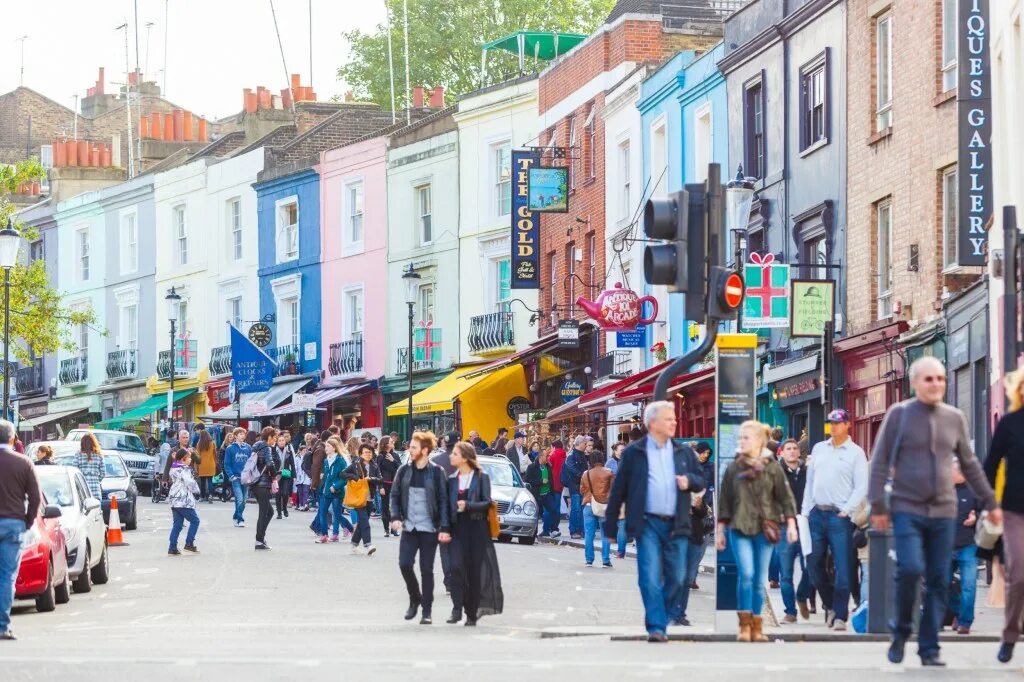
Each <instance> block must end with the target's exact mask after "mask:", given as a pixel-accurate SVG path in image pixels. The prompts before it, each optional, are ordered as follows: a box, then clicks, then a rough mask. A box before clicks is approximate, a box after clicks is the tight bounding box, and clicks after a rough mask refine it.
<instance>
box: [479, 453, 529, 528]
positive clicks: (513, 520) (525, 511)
mask: <svg viewBox="0 0 1024 682" xmlns="http://www.w3.org/2000/svg"><path fill="white" fill-rule="evenodd" d="M476 459H477V462H479V463H480V466H481V467H482V468H483V470H484V472H486V473H487V475H488V476H489V477H490V479H491V499H492V500H494V502H495V503H496V504H497V506H498V523H499V526H500V528H501V531H500V535H498V540H499V541H500V542H509V541H510V540H511V539H512V538H519V544H521V545H532V544H533V543H534V542H536V540H537V500H536V499H534V497H533V494H532V493H531V492H530V491H529V490H527V488H526V484H525V483H523V477H522V476H520V474H519V470H518V469H516V468H515V466H513V464H512V462H510V461H509V460H508V458H506V457H505V456H504V455H478V456H477V458H476Z"/></svg>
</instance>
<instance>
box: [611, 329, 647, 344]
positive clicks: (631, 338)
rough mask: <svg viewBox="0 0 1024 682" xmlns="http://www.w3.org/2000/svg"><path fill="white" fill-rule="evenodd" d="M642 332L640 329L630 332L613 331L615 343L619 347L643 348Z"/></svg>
mask: <svg viewBox="0 0 1024 682" xmlns="http://www.w3.org/2000/svg"><path fill="white" fill-rule="evenodd" d="M644 336H645V335H644V332H643V331H642V330H640V329H637V330H636V331H631V332H615V345H616V346H617V347H619V348H643V347H644V345H645V344H644Z"/></svg>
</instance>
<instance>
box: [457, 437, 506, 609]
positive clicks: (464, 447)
mask: <svg viewBox="0 0 1024 682" xmlns="http://www.w3.org/2000/svg"><path fill="white" fill-rule="evenodd" d="M451 462H452V464H453V465H454V466H455V469H456V471H455V473H454V474H452V475H451V477H450V478H449V479H448V501H449V505H450V512H451V519H452V544H451V558H452V603H453V604H454V609H453V610H452V616H451V618H449V619H448V622H449V623H458V622H459V621H460V620H462V611H463V609H465V612H466V625H468V626H474V625H476V621H477V619H478V618H479V617H480V616H487V615H494V614H499V613H501V611H502V608H503V606H504V594H503V593H502V590H501V573H500V571H499V570H498V557H497V554H496V553H495V551H494V543H493V541H492V540H491V531H490V526H489V525H488V521H487V514H488V511H489V509H490V506H491V479H490V477H489V476H488V475H487V474H486V473H484V471H483V469H481V467H480V464H479V463H478V462H477V460H476V449H475V448H474V447H473V446H472V445H470V444H469V443H466V442H460V443H456V444H455V449H454V450H453V451H452V455H451Z"/></svg>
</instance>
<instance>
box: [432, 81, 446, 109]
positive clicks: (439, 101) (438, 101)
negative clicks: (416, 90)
mask: <svg viewBox="0 0 1024 682" xmlns="http://www.w3.org/2000/svg"><path fill="white" fill-rule="evenodd" d="M430 107H431V108H432V109H444V88H443V87H442V86H440V85H438V86H437V87H435V88H434V89H433V90H431V91H430Z"/></svg>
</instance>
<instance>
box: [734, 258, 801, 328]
mask: <svg viewBox="0 0 1024 682" xmlns="http://www.w3.org/2000/svg"><path fill="white" fill-rule="evenodd" d="M750 259H751V261H753V262H752V263H748V264H747V265H744V266H743V279H744V281H745V282H746V287H747V289H746V298H745V299H744V301H743V317H742V320H743V328H744V329H758V328H779V329H785V328H786V327H789V307H790V306H789V266H788V265H786V264H784V263H776V262H775V256H773V255H772V254H768V255H767V256H763V257H762V256H761V255H759V254H757V253H753V254H751V255H750Z"/></svg>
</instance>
